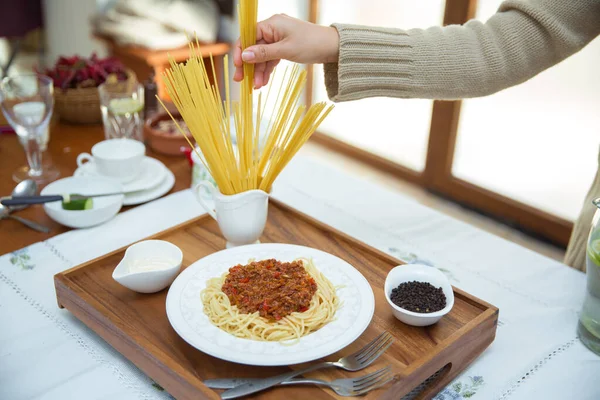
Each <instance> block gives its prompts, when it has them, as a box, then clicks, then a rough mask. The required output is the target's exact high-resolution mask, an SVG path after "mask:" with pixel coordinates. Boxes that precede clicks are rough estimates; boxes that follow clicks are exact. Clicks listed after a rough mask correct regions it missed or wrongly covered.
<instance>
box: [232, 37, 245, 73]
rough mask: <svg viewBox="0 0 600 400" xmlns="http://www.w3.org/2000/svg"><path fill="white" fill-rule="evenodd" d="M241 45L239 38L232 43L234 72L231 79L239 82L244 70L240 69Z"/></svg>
mask: <svg viewBox="0 0 600 400" xmlns="http://www.w3.org/2000/svg"><path fill="white" fill-rule="evenodd" d="M242 64H243V62H242V45H241V43H240V39H238V40H236V41H235V44H234V45H233V65H235V73H234V74H233V80H234V81H236V82H240V81H241V80H242V79H243V78H244V70H243V69H242Z"/></svg>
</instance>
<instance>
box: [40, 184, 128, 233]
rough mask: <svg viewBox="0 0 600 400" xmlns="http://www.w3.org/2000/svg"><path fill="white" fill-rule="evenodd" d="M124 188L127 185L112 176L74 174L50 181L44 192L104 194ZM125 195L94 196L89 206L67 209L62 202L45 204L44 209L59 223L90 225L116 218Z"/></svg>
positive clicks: (120, 190)
mask: <svg viewBox="0 0 600 400" xmlns="http://www.w3.org/2000/svg"><path fill="white" fill-rule="evenodd" d="M119 192H123V186H121V184H120V183H118V182H116V181H114V180H112V179H105V178H99V177H84V176H78V177H74V176H71V177H69V178H63V179H59V180H57V181H54V182H52V183H50V184H49V185H48V186H46V187H45V188H44V189H43V190H42V191H41V193H40V194H41V195H50V194H60V195H62V194H65V193H68V194H102V193H119ZM124 198H125V196H124V195H122V194H121V195H116V196H106V197H94V200H93V207H92V208H91V209H89V210H77V211H76V210H64V209H63V208H62V202H60V201H54V202H52V203H46V204H44V211H45V212H46V214H48V216H49V217H50V218H52V219H53V220H55V221H56V222H58V223H59V224H62V225H65V226H69V227H71V228H89V227H91V226H94V225H99V224H101V223H103V222H106V221H108V220H109V219H111V218H113V217H114V216H115V215H117V213H118V212H119V210H120V209H121V206H122V205H123V199H124Z"/></svg>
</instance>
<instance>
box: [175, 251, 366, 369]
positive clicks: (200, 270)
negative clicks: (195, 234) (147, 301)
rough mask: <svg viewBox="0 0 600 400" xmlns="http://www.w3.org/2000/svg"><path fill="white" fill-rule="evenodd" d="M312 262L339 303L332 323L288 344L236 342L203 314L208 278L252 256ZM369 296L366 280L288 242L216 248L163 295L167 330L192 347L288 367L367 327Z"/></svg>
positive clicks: (338, 261) (326, 351) (243, 361)
mask: <svg viewBox="0 0 600 400" xmlns="http://www.w3.org/2000/svg"><path fill="white" fill-rule="evenodd" d="M298 257H308V258H312V259H313V261H314V263H315V266H316V267H317V268H318V269H319V270H320V271H321V272H322V273H323V274H324V275H325V276H326V277H327V278H328V279H329V280H330V281H331V282H332V283H333V285H334V286H336V287H339V288H338V289H337V295H338V297H339V298H340V301H341V302H342V304H341V306H340V308H339V309H338V311H337V312H336V315H335V320H333V321H331V322H329V323H328V324H327V325H325V326H324V327H322V328H321V329H319V330H318V331H316V332H313V333H311V334H309V335H307V336H304V337H302V338H300V340H299V341H297V342H295V343H294V344H281V343H278V342H262V341H257V340H250V339H242V338H237V337H235V336H233V335H230V334H229V333H226V332H225V331H222V330H221V329H219V328H217V327H216V326H214V325H213V324H212V323H211V322H210V320H209V319H208V317H207V316H206V315H205V314H204V310H203V305H202V300H201V299H200V291H201V290H202V289H204V288H205V287H206V281H207V280H208V279H210V278H214V277H218V276H221V275H222V274H223V273H224V272H226V271H227V270H228V269H229V268H231V267H233V266H235V265H236V264H247V263H248V260H249V259H251V258H254V259H256V260H263V259H268V258H275V259H277V260H280V261H292V260H294V259H296V258H298ZM374 310H375V298H374V296H373V291H372V290H371V286H370V285H369V282H367V280H366V279H365V277H364V276H363V275H362V274H361V273H360V272H358V270H356V269H355V268H354V267H353V266H352V265H350V264H348V263H347V262H346V261H344V260H342V259H340V258H338V257H335V256H333V255H331V254H328V253H325V252H323V251H320V250H316V249H312V248H309V247H303V246H295V245H289V244H275V243H267V244H256V245H248V246H241V247H235V248H232V249H227V250H222V251H219V252H217V253H214V254H211V255H209V256H207V257H204V258H202V259H200V260H198V261H196V262H195V263H193V264H192V265H190V266H189V267H188V268H186V269H185V270H184V271H183V272H182V273H181V274H179V276H178V277H177V278H176V279H175V281H174V282H173V284H172V285H171V288H170V289H169V293H168V295H167V317H168V318H169V322H170V323H171V326H173V329H175V331H176V332H177V333H178V334H179V336H181V337H182V338H183V339H184V340H185V341H186V342H188V343H189V344H190V345H192V346H193V347H195V348H196V349H198V350H200V351H203V352H204V353H207V354H210V355H211V356H213V357H217V358H220V359H223V360H227V361H231V362H236V363H241V364H248V365H291V364H298V363H303V362H307V361H312V360H316V359H319V358H322V357H325V356H328V355H330V354H332V353H335V352H336V351H338V350H340V349H343V348H344V347H346V346H348V345H349V344H350V343H352V342H353V341H354V340H356V339H357V338H358V337H359V336H360V335H361V334H362V333H363V332H364V330H365V329H366V328H367V326H369V323H370V322H371V318H372V317H373V312H374Z"/></svg>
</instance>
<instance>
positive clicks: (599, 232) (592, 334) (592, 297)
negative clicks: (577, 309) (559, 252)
mask: <svg viewBox="0 0 600 400" xmlns="http://www.w3.org/2000/svg"><path fill="white" fill-rule="evenodd" d="M593 203H594V205H595V206H596V207H597V209H596V212H595V214H594V218H593V220H592V228H591V230H590V234H589V237H588V243H587V249H586V257H585V261H586V269H587V274H586V275H587V291H586V294H585V300H584V302H583V307H582V309H581V314H580V315H579V324H578V329H577V330H578V333H579V338H580V339H581V341H582V342H583V344H585V345H586V346H587V347H588V348H589V349H590V350H592V351H593V352H594V353H596V354H598V355H600V198H597V199H595V200H594V201H593Z"/></svg>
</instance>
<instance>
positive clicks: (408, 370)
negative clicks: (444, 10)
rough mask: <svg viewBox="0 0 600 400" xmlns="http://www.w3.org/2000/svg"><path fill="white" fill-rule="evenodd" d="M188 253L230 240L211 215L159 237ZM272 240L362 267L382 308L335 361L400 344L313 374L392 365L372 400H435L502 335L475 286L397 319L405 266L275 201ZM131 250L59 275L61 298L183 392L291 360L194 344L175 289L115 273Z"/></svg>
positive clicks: (315, 392)
mask: <svg viewBox="0 0 600 400" xmlns="http://www.w3.org/2000/svg"><path fill="white" fill-rule="evenodd" d="M153 238H155V239H162V240H167V241H169V242H171V243H174V244H176V245H177V246H179V247H180V248H181V249H182V251H183V255H184V257H183V265H184V267H187V266H189V265H191V264H192V263H193V262H195V261H196V260H198V259H199V258H202V257H204V256H206V255H208V254H211V253H214V252H216V251H219V250H222V249H223V248H224V247H225V240H224V239H223V237H222V236H221V234H220V231H219V228H218V226H217V224H216V222H215V221H214V220H213V219H212V218H210V217H209V216H208V215H205V216H201V217H199V218H196V219H193V220H191V221H188V222H186V223H184V224H181V225H179V226H176V227H174V228H171V229H169V230H166V231H164V232H161V233H159V234H157V235H154V236H153ZM261 241H262V242H277V243H290V244H299V245H305V246H309V247H313V248H316V249H320V250H323V251H326V252H328V253H331V254H334V255H336V256H338V257H340V258H342V259H344V260H346V261H347V262H349V263H350V264H352V265H353V266H354V267H355V268H357V269H358V270H359V271H360V272H361V273H362V274H363V275H364V276H365V277H366V278H367V280H368V281H369V282H370V283H371V286H372V288H373V292H374V293H375V314H374V316H373V320H372V321H371V324H370V325H369V328H368V329H367V330H366V331H365V332H364V333H363V334H362V335H361V336H360V338H359V339H357V340H356V341H355V342H354V343H352V344H351V345H350V346H348V347H346V348H345V349H343V350H342V351H340V352H338V353H336V354H332V355H331V356H330V357H328V358H327V360H331V361H334V360H337V359H338V358H339V357H342V356H344V355H348V354H350V353H352V352H354V351H356V350H358V349H359V348H361V347H362V346H364V345H365V344H366V343H368V342H369V341H371V340H372V339H373V338H374V337H375V336H377V335H378V334H380V333H381V332H383V331H386V330H387V331H388V332H390V333H391V334H392V335H394V336H395V339H396V340H395V342H394V344H393V345H392V346H391V347H390V348H389V349H388V350H387V351H386V353H385V354H384V355H383V356H381V357H380V358H379V359H378V360H377V361H376V362H375V363H374V364H373V365H371V366H370V367H369V368H367V369H365V370H363V371H361V372H355V373H351V372H347V371H343V370H339V369H328V370H321V371H317V372H314V373H312V374H310V376H311V377H317V378H321V379H326V380H333V379H338V378H348V377H358V376H361V375H363V374H366V373H368V372H372V371H375V370H377V369H379V368H382V367H384V366H386V365H392V367H393V370H394V373H395V379H394V381H393V382H391V383H389V384H388V385H386V386H384V387H383V388H381V389H378V390H375V391H373V392H370V393H369V394H368V395H367V396H365V397H366V398H368V399H373V398H383V399H394V400H397V399H400V398H401V397H402V396H403V395H405V394H407V393H410V392H411V391H413V390H414V389H415V388H418V389H419V390H421V389H422V390H421V392H420V395H419V396H418V398H422V399H430V398H432V397H433V396H434V395H435V394H436V393H438V392H439V391H440V390H441V389H442V388H443V387H444V386H445V385H446V384H448V382H450V381H451V380H452V379H453V378H454V377H456V375H457V374H458V373H459V372H460V371H462V370H463V369H464V368H465V367H466V366H467V365H468V364H469V363H470V362H472V361H473V360H474V359H475V358H476V357H477V356H478V355H479V354H480V353H481V352H483V351H484V350H485V348H486V347H487V346H488V345H489V344H490V343H491V342H492V341H493V340H494V337H495V335H496V324H497V321H498V309H497V308H495V307H494V306H492V305H490V304H488V303H486V302H483V301H481V300H479V299H477V298H475V297H473V296H471V295H469V294H468V293H465V292H463V291H461V290H458V289H454V293H455V302H454V307H453V309H452V311H451V312H450V313H449V314H448V315H446V316H444V317H443V318H442V319H441V320H440V321H439V322H438V323H437V324H435V325H433V326H430V327H425V328H418V327H412V326H408V325H405V324H403V323H402V322H400V321H398V320H397V319H395V318H394V316H393V315H392V313H391V310H390V308H389V305H388V303H387V301H386V299H385V295H384V292H383V285H384V281H385V278H386V275H387V272H388V271H389V270H390V269H391V268H393V267H395V266H396V265H398V264H400V262H399V261H398V260H396V259H394V258H393V257H390V256H389V255H387V254H385V253H383V252H380V251H378V250H376V249H373V248H371V247H369V246H367V245H365V244H364V243H361V242H359V241H358V240H356V239H354V238H351V237H349V236H348V235H345V234H344V233H341V232H339V231H337V230H335V229H333V228H331V227H329V226H327V225H325V224H323V223H321V222H319V221H316V220H315V219H313V218H311V217H309V216H306V215H304V214H301V213H300V212H298V211H296V210H294V209H292V208H290V207H289V206H287V205H284V204H282V203H280V202H277V201H273V200H271V201H270V205H269V218H268V222H267V226H266V228H265V232H264V234H263V237H262V238H261ZM124 252H125V249H121V250H117V251H115V252H113V253H111V254H107V255H105V256H102V257H100V258H97V259H95V260H92V261H90V262H87V263H85V264H83V265H80V266H78V267H75V268H72V269H70V270H68V271H65V272H62V273H59V274H57V275H56V276H55V277H54V283H55V287H56V296H57V299H58V304H59V306H60V307H61V308H62V307H64V308H66V309H68V310H69V311H71V312H72V313H73V314H74V315H75V316H76V317H77V318H79V319H80V320H81V321H83V322H84V323H85V324H86V325H87V326H89V327H90V328H91V329H93V330H94V331H95V332H96V333H97V334H98V335H100V336H101V337H102V338H103V339H104V340H106V341H107V342H108V343H110V344H111V345H112V346H113V347H114V348H115V349H117V350H118V351H119V352H121V353H122V354H123V355H124V356H125V357H127V358H128V359H129V360H131V361H132V362H133V363H134V364H135V365H137V366H138V367H139V368H140V369H141V370H142V371H144V373H146V374H147V375H148V376H150V377H151V378H152V379H153V380H154V381H156V382H157V383H158V384H160V385H161V386H162V387H164V388H165V389H166V390H167V391H168V392H169V393H170V394H171V395H173V396H175V397H176V398H177V399H194V400H197V399H218V398H219V394H218V391H215V390H212V389H209V388H207V387H206V386H204V384H203V383H202V381H203V380H204V379H209V378H233V377H267V376H271V375H275V374H279V373H283V372H286V371H289V370H290V368H301V367H302V366H303V365H294V366H291V367H251V366H247V365H241V364H235V363H230V362H227V361H223V360H220V359H217V358H214V357H211V356H209V355H207V354H204V353H202V352H201V351H199V350H196V349H195V348H193V347H191V346H190V345H188V344H187V343H186V342H185V341H184V340H183V339H181V338H180V337H179V336H178V335H177V333H175V331H174V330H173V328H172V327H171V325H170V324H169V321H168V319H167V315H166V310H165V300H166V296H167V289H165V290H163V291H161V292H159V293H155V294H138V293H135V292H133V291H131V290H128V289H126V288H124V287H122V286H121V285H119V284H118V283H117V282H115V281H114V280H113V279H112V272H113V270H114V268H115V266H116V265H117V264H118V262H119V261H120V260H121V258H122V257H123V254H124ZM284 397H285V398H286V399H288V400H291V399H308V398H310V399H311V400H317V399H332V398H338V396H337V395H335V393H334V392H333V391H332V390H330V389H327V388H319V387H316V386H291V387H290V386H288V387H276V388H272V389H270V390H268V391H264V392H261V393H257V394H255V395H252V396H250V397H249V398H261V399H281V398H284Z"/></svg>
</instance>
